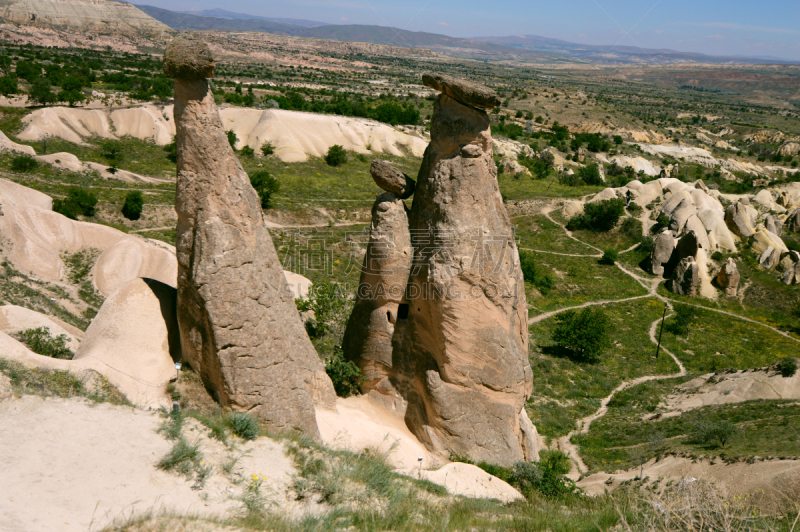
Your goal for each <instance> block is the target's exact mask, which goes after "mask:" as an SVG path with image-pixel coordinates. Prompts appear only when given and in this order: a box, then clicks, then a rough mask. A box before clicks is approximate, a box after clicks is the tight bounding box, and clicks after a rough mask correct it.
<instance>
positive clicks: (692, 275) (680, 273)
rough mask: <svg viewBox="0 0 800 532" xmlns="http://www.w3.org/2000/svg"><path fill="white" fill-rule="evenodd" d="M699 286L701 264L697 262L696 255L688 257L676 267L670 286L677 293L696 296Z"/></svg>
mask: <svg viewBox="0 0 800 532" xmlns="http://www.w3.org/2000/svg"><path fill="white" fill-rule="evenodd" d="M699 287H700V266H699V265H698V264H697V262H695V260H694V257H686V258H684V259H683V260H681V261H680V262H679V263H678V266H677V267H676V268H675V272H674V273H673V274H672V279H670V281H669V283H668V288H669V289H670V290H671V291H672V292H674V293H676V294H680V295H683V296H689V297H695V296H697V291H698V288H699Z"/></svg>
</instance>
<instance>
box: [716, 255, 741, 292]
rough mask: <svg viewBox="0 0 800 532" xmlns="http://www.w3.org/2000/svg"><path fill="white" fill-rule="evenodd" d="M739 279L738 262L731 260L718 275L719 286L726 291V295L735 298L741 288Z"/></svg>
mask: <svg viewBox="0 0 800 532" xmlns="http://www.w3.org/2000/svg"><path fill="white" fill-rule="evenodd" d="M739 279H740V276H739V269H738V268H737V267H736V262H734V260H733V259H731V258H729V259H728V260H727V261H726V262H725V264H724V265H723V266H722V269H721V270H720V271H719V273H718V274H717V284H718V285H719V287H720V288H722V289H723V290H725V295H728V296H731V297H735V296H736V291H737V290H738V288H739Z"/></svg>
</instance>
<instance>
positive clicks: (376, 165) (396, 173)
mask: <svg viewBox="0 0 800 532" xmlns="http://www.w3.org/2000/svg"><path fill="white" fill-rule="evenodd" d="M369 170H370V173H371V174H372V179H373V180H374V181H375V184H376V185H378V186H379V187H381V188H382V189H383V190H385V191H386V192H391V193H392V194H394V195H395V196H397V197H399V198H400V199H408V198H410V197H411V195H412V194H414V188H416V182H415V181H414V180H413V179H411V178H410V177H408V176H407V175H405V174H404V173H403V172H401V171H400V170H398V169H397V168H395V167H394V166H392V165H391V164H390V163H388V162H386V161H377V160H376V161H372V166H371V167H370V169H369Z"/></svg>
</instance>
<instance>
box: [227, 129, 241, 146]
mask: <svg viewBox="0 0 800 532" xmlns="http://www.w3.org/2000/svg"><path fill="white" fill-rule="evenodd" d="M225 134H226V135H228V142H229V143H230V144H231V148H233V149H234V150H235V149H236V143H237V142H239V137H237V136H236V133H235V132H234V131H233V130H232V129H229V130H228V131H226V132H225Z"/></svg>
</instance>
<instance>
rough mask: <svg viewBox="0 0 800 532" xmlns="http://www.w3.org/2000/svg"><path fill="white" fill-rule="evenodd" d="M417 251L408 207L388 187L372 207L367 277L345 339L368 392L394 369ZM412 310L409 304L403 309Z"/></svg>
mask: <svg viewBox="0 0 800 532" xmlns="http://www.w3.org/2000/svg"><path fill="white" fill-rule="evenodd" d="M412 254H413V252H412V249H411V236H410V234H409V229H408V214H407V213H406V206H405V204H404V203H403V201H402V200H401V199H400V198H399V197H398V196H396V195H395V194H393V193H391V192H386V193H384V194H382V195H380V196H378V199H377V200H376V201H375V204H374V205H373V207H372V226H371V228H370V235H369V243H368V244H367V253H366V256H365V257H364V264H363V268H362V270H361V281H360V282H359V286H358V290H357V293H356V302H355V305H354V306H353V311H352V313H351V314H350V319H349V321H348V322H347V328H346V329H345V334H344V338H343V340H342V350H343V352H344V355H345V357H346V358H347V359H348V360H352V361H353V362H355V363H356V364H358V366H359V367H360V368H361V369H362V371H363V372H364V377H365V381H364V383H363V385H362V391H364V392H367V391H369V390H372V389H375V388H376V386H378V387H379V386H380V385H381V381H382V380H383V379H385V378H387V377H389V376H390V374H391V370H392V337H393V336H394V329H395V324H396V323H397V320H398V314H399V313H400V305H401V304H402V302H403V298H404V296H405V292H406V282H407V281H408V274H409V271H410V268H411V257H412ZM406 306H407V305H406ZM406 312H407V310H406V309H404V310H403V314H405V313H406ZM384 384H388V383H384Z"/></svg>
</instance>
